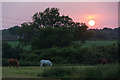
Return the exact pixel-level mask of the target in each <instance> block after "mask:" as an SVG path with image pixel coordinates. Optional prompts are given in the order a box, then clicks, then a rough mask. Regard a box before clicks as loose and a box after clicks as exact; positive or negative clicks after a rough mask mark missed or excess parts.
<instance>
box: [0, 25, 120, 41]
mask: <svg viewBox="0 0 120 80" xmlns="http://www.w3.org/2000/svg"><path fill="white" fill-rule="evenodd" d="M18 28H19V27H18V26H14V27H11V28H8V29H4V30H2V39H3V41H4V40H7V41H14V40H18V36H17V30H16V29H18ZM119 30H120V27H119V28H114V29H112V28H107V27H106V28H103V29H88V31H90V32H92V37H90V38H89V39H88V40H118V34H119V33H118V31H119Z"/></svg>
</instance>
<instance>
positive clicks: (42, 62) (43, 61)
mask: <svg viewBox="0 0 120 80" xmlns="http://www.w3.org/2000/svg"><path fill="white" fill-rule="evenodd" d="M40 63H41V64H40V66H41V67H42V66H43V64H46V65H47V66H52V62H51V61H50V60H41V61H40Z"/></svg>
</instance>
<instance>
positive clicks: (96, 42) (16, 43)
mask: <svg viewBox="0 0 120 80" xmlns="http://www.w3.org/2000/svg"><path fill="white" fill-rule="evenodd" d="M7 43H8V44H10V45H11V46H12V47H16V46H17V45H18V44H19V42H18V41H8V42H7ZM77 43H78V44H80V42H77ZM116 43H117V41H116V40H113V41H86V43H84V44H83V45H82V47H89V46H93V45H110V44H116ZM23 48H24V50H27V51H28V50H30V48H31V46H24V47H23Z"/></svg>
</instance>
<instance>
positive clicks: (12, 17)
mask: <svg viewBox="0 0 120 80" xmlns="http://www.w3.org/2000/svg"><path fill="white" fill-rule="evenodd" d="M48 7H50V8H52V7H56V8H59V10H60V15H68V16H69V17H71V18H72V19H73V20H74V21H75V22H84V23H86V24H87V25H88V22H89V21H90V20H94V21H95V23H96V24H95V25H94V26H90V25H88V27H89V28H99V29H101V28H104V27H109V28H116V27H118V3H117V2H3V3H2V28H9V27H13V26H15V25H20V24H21V23H23V22H29V21H32V20H31V18H32V16H33V15H34V14H35V13H36V12H43V11H44V10H45V9H46V8H48Z"/></svg>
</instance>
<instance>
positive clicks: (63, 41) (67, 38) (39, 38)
mask: <svg viewBox="0 0 120 80" xmlns="http://www.w3.org/2000/svg"><path fill="white" fill-rule="evenodd" d="M38 33H39V34H38V35H36V37H35V38H34V39H33V41H32V44H31V45H32V49H45V48H51V47H53V46H60V47H63V46H68V45H69V44H70V43H71V42H72V40H73V34H72V33H73V31H72V30H71V28H66V27H60V28H51V27H47V28H41V29H40V30H39V32H38Z"/></svg>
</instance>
